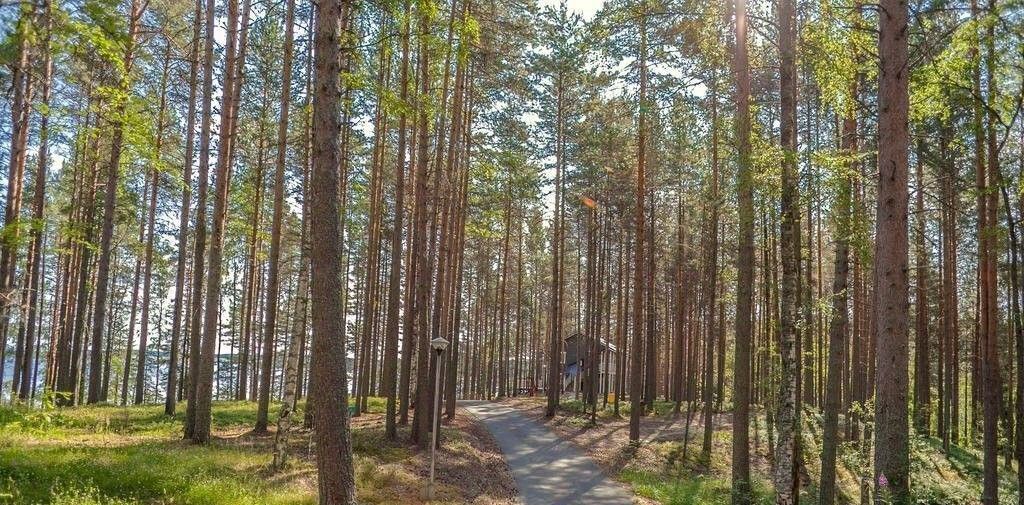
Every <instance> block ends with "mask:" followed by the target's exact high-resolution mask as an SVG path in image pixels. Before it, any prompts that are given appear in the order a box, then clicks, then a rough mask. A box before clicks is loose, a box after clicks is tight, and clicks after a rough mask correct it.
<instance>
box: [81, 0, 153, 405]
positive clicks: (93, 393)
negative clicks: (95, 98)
mask: <svg viewBox="0 0 1024 505" xmlns="http://www.w3.org/2000/svg"><path fill="white" fill-rule="evenodd" d="M144 9H145V4H143V3H141V2H140V1H139V0H132V3H131V12H130V13H129V15H128V16H129V21H128V42H127V47H126V48H125V53H124V73H123V75H121V76H120V82H119V83H118V85H119V87H120V88H121V90H122V91H127V90H128V89H129V87H130V85H131V81H132V77H131V73H132V66H133V65H132V64H133V63H134V59H135V44H136V40H135V38H136V37H137V36H138V31H139V23H140V22H141V18H142V13H143V10H144ZM126 109H127V103H125V102H123V101H122V102H121V103H120V105H118V110H117V112H115V119H114V120H113V121H111V126H112V128H113V132H112V133H111V140H110V160H109V162H108V163H107V174H106V182H105V183H104V189H103V194H104V196H103V227H102V229H101V231H100V250H99V252H100V255H99V259H98V260H97V265H96V269H97V273H96V302H95V304H94V305H93V317H92V352H91V353H90V355H89V398H88V403H96V402H98V401H100V393H101V391H102V380H103V333H104V330H105V329H106V325H105V324H104V318H105V317H106V315H107V290H108V289H109V286H110V253H111V243H112V241H113V237H114V218H115V213H116V208H115V203H116V202H117V185H118V181H119V179H120V172H121V151H122V149H123V147H124V146H123V141H124V121H123V119H121V116H123V115H124V113H125V110H126Z"/></svg>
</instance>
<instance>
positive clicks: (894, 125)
mask: <svg viewBox="0 0 1024 505" xmlns="http://www.w3.org/2000/svg"><path fill="white" fill-rule="evenodd" d="M881 9H882V11H881V12H883V14H882V15H881V16H880V20H879V33H880V36H879V42H878V55H879V59H880V60H881V72H880V74H879V119H878V168H879V180H878V184H879V185H878V208H877V219H878V221H877V224H876V234H875V240H876V242H875V243H876V248H875V258H876V260H875V289H874V292H875V296H876V299H877V305H876V311H877V316H876V317H875V318H874V319H875V328H874V331H875V332H876V334H877V341H876V342H877V352H876V353H874V356H875V358H876V360H877V361H876V363H877V364H876V366H875V371H876V373H877V376H876V378H875V381H876V383H877V385H878V387H877V389H876V393H875V444H876V447H885V448H886V450H884V451H875V469H874V471H875V475H874V483H875V484H874V486H875V496H876V500H880V499H881V498H882V497H883V496H888V497H890V498H889V499H890V500H892V502H893V503H897V504H903V503H908V502H909V501H910V496H909V484H910V483H909V469H910V468H909V467H910V457H909V447H908V435H909V434H908V431H909V429H908V424H909V422H908V416H907V393H908V385H909V384H908V382H909V380H908V367H907V361H908V350H907V333H908V330H907V320H908V319H909V314H908V312H909V307H908V301H907V294H908V293H907V290H908V281H907V268H908V267H907V262H908V259H907V248H908V244H907V200H908V194H907V148H908V137H909V135H908V132H907V114H908V109H909V105H908V104H909V98H908V92H907V86H908V75H907V72H906V68H907V61H908V60H907V4H906V2H904V1H903V0H883V1H882V3H881ZM883 476H884V478H883Z"/></svg>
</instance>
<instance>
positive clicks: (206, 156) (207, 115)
mask: <svg viewBox="0 0 1024 505" xmlns="http://www.w3.org/2000/svg"><path fill="white" fill-rule="evenodd" d="M216 11H217V2H216V0H206V16H205V18H204V20H205V24H206V28H205V39H206V43H205V47H204V49H203V51H204V54H203V107H202V111H201V112H200V115H199V117H201V118H202V121H201V123H200V127H199V128H200V131H199V181H198V189H197V191H196V219H195V238H194V239H193V242H194V244H193V251H194V254H193V258H192V290H191V293H190V294H189V306H190V307H189V329H188V340H189V342H188V374H187V375H186V377H185V378H186V384H185V389H186V395H185V397H186V399H187V400H188V404H187V406H186V409H185V438H186V439H191V438H192V436H193V435H194V433H195V427H196V378H197V377H198V376H199V354H200V348H201V347H202V346H201V340H202V338H201V326H202V322H203V319H202V318H203V313H202V306H203V303H202V302H203V288H204V286H205V282H206V268H205V261H206V207H207V203H206V200H207V193H208V188H209V186H210V140H211V137H212V135H213V133H212V131H211V130H212V128H211V121H212V118H213V111H212V108H213V72H214V69H213V49H214V47H213V46H214V44H215V41H214V23H213V21H214V17H215V16H216ZM232 49H233V48H232Z"/></svg>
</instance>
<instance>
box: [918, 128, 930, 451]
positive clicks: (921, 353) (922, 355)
mask: <svg viewBox="0 0 1024 505" xmlns="http://www.w3.org/2000/svg"><path fill="white" fill-rule="evenodd" d="M923 155H924V146H923V145H920V146H919V148H918V152H917V173H916V176H917V177H916V179H917V188H916V189H917V195H916V198H915V200H914V213H915V214H917V223H916V224H917V233H916V234H915V235H914V257H915V261H916V262H917V265H916V269H915V270H916V277H917V278H916V279H915V283H916V285H915V296H914V306H915V309H916V320H915V324H914V429H915V431H917V433H918V434H921V435H928V433H929V431H930V429H931V373H930V371H929V370H930V369H929V362H930V361H931V352H930V350H929V349H930V347H929V332H928V253H927V250H926V249H925V214H924V213H925V210H924V167H923V165H924V163H923V162H922V160H921V158H922V157H923Z"/></svg>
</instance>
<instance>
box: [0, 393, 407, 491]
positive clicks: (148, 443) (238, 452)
mask: <svg viewBox="0 0 1024 505" xmlns="http://www.w3.org/2000/svg"><path fill="white" fill-rule="evenodd" d="M367 403H368V405H367V407H368V409H367V410H368V411H369V412H383V411H384V408H385V402H384V399H382V398H371V399H369V401H368V402H367ZM302 407H303V405H300V409H301V408H302ZM270 409H271V422H273V421H274V420H275V419H276V415H275V412H277V411H278V410H279V409H280V404H272V405H271V407H270ZM184 411H185V409H184V405H181V406H179V409H178V413H177V414H176V415H175V416H165V415H164V413H163V405H143V406H132V407H120V406H114V405H106V404H102V405H91V406H83V407H76V408H70V409H43V410H31V409H27V408H24V407H0V505H6V504H55V505H121V504H128V503H140V502H141V503H182V504H195V505H249V504H252V505H264V504H266V505H303V504H312V503H315V502H316V474H315V468H314V467H313V465H311V464H310V463H309V462H307V461H305V460H302V459H300V458H292V459H291V460H290V461H291V464H290V466H289V468H288V469H287V470H286V471H284V472H282V473H278V474H271V473H270V472H269V465H270V462H271V459H272V456H271V451H270V450H269V448H268V444H269V439H266V438H264V439H254V438H252V437H250V436H249V435H247V434H246V433H247V432H248V431H249V430H250V429H251V428H252V426H253V425H254V424H255V422H256V404H255V403H253V402H244V401H223V402H214V406H213V416H212V426H213V429H214V431H215V432H220V433H221V434H222V435H223V434H224V433H225V432H227V433H229V434H230V436H229V437H228V438H221V439H215V440H214V441H212V442H211V443H210V444H209V445H206V446H197V445H192V444H190V443H188V442H185V441H182V440H181V433H182V423H183V420H184ZM300 415H301V414H300ZM233 437H238V438H233ZM352 440H353V445H354V447H355V451H356V452H357V454H359V456H360V458H361V460H362V461H364V462H369V463H364V467H365V468H368V465H371V464H376V463H375V462H385V463H386V462H391V461H400V460H402V459H404V458H408V457H410V456H411V454H412V453H411V451H410V450H409V449H408V448H405V447H401V446H394V445H391V444H388V443H385V441H384V439H383V432H382V430H379V429H374V428H372V427H363V428H359V429H355V430H353V433H352ZM367 472H368V471H364V473H367ZM388 480H389V476H388V475H387V474H383V475H381V476H375V477H374V479H372V481H373V482H377V483H386V482H387V481H388Z"/></svg>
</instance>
